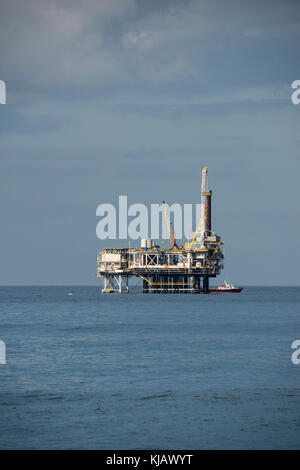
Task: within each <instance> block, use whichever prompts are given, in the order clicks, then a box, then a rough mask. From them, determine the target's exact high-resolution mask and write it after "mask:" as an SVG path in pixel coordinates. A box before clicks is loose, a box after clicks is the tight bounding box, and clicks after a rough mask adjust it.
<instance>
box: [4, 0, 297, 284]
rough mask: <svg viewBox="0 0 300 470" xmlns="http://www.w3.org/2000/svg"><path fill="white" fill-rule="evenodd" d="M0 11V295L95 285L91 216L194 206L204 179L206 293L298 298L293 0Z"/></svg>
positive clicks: (80, 1)
mask: <svg viewBox="0 0 300 470" xmlns="http://www.w3.org/2000/svg"><path fill="white" fill-rule="evenodd" d="M0 8H1V15H0V57H1V60H0V79H1V80H4V81H5V83H6V88H7V97H6V104H5V105H2V104H0V204H1V231H0V254H1V268H0V284H1V285H80V284H82V285H99V286H100V281H99V280H97V279H95V272H96V257H97V253H98V251H99V250H100V249H101V248H103V247H107V246H109V247H112V246H124V241H123V240H116V241H113V240H99V239H98V238H97V237H96V225H97V223H98V221H99V217H96V208H97V206H98V205H99V204H101V203H111V204H115V205H116V206H117V203H118V197H119V195H127V196H128V203H129V204H132V203H136V202H138V203H144V204H146V205H147V206H148V207H150V204H151V203H161V202H162V201H163V200H166V201H167V202H168V203H169V204H172V203H175V202H177V203H181V204H184V203H199V202H200V184H201V168H202V167H204V166H207V167H208V181H209V188H210V189H211V190H212V191H213V200H212V204H213V207H212V225H213V229H214V230H215V231H216V232H217V233H218V234H219V235H221V236H222V238H223V240H224V251H225V260H224V264H225V268H224V271H223V272H222V274H221V277H220V278H218V280H219V281H220V282H221V281H222V280H223V279H227V280H229V281H231V282H233V283H235V284H238V285H299V282H300V269H299V265H300V256H299V246H298V242H297V240H299V235H300V233H299V232H300V222H299V143H300V133H299V124H300V114H299V113H300V104H299V105H295V104H292V102H291V94H292V89H291V84H292V82H293V81H294V80H297V79H298V80H300V61H299V55H300V54H299V53H300V2H299V1H298V0H297V1H296V0H272V1H271V0H260V1H258V0H253V1H251V2H249V1H241V0H239V1H238V0H228V1H226V2H224V1H221V0H219V1H214V0H164V1H161V0H159V1H158V0H151V1H147V0H61V1H58V0H57V1H55V0H27V1H26V2H24V1H22V0H6V1H3V0H0ZM125 245H126V246H127V244H126V241H125ZM136 245H137V243H136Z"/></svg>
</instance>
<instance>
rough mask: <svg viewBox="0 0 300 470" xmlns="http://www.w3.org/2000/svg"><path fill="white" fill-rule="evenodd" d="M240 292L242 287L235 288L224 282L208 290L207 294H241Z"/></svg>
mask: <svg viewBox="0 0 300 470" xmlns="http://www.w3.org/2000/svg"><path fill="white" fill-rule="evenodd" d="M242 290H243V287H235V286H234V285H233V284H229V283H228V282H227V281H224V284H221V285H220V286H218V287H215V288H212V289H209V292H242Z"/></svg>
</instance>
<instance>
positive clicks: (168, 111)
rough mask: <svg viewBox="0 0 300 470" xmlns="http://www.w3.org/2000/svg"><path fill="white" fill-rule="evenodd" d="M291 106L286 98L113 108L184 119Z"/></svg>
mask: <svg viewBox="0 0 300 470" xmlns="http://www.w3.org/2000/svg"><path fill="white" fill-rule="evenodd" d="M287 106H290V103H287V101H286V100H278V99H276V100H260V101H258V100H239V101H234V102H219V103H201V104H198V103H185V104H164V105H161V104H148V105H141V104H122V105H118V106H115V107H114V108H113V109H114V110H115V111H116V112H119V113H121V114H123V115H125V114H138V115H143V116H148V117H159V118H163V119H182V118H185V117H193V116H194V117H197V116H199V117H210V116H215V117H222V116H228V115H231V114H247V115H250V114H255V113H262V112H265V111H266V112H268V111H277V110H281V109H284V108H285V107H287Z"/></svg>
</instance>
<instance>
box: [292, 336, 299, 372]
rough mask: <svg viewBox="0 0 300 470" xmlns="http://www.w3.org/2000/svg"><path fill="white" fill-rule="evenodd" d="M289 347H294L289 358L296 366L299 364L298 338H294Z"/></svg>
mask: <svg viewBox="0 0 300 470" xmlns="http://www.w3.org/2000/svg"><path fill="white" fill-rule="evenodd" d="M291 348H292V349H295V351H294V352H293V354H292V357H291V360H292V363H293V364H294V365H295V366H297V365H298V364H300V339H295V341H293V342H292V344H291Z"/></svg>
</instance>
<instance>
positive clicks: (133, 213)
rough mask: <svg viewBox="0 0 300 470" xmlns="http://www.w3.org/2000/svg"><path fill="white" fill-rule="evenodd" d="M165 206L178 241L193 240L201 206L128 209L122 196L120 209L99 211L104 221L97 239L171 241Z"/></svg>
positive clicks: (105, 207)
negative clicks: (183, 239)
mask: <svg viewBox="0 0 300 470" xmlns="http://www.w3.org/2000/svg"><path fill="white" fill-rule="evenodd" d="M164 206H165V208H166V210H167V213H168V218H169V220H170V224H172V229H173V230H174V233H175V236H176V239H178V240H180V239H182V238H183V237H185V238H186V239H190V238H191V237H192V236H193V233H194V232H195V228H196V224H197V223H198V222H199V220H201V214H202V213H204V212H205V211H203V210H202V205H201V204H179V203H174V204H172V205H171V206H169V205H168V204H165V203H163V204H150V211H149V210H148V207H147V206H146V205H145V204H141V203H134V204H131V205H130V206H129V207H128V201H127V196H119V205H118V208H116V207H115V206H114V205H113V204H109V203H102V204H99V205H98V207H97V209H96V215H97V216H98V217H101V219H100V220H99V222H98V223H97V226H96V235H97V237H98V238H99V239H100V240H105V239H110V240H116V239H117V238H118V239H120V240H126V239H131V240H137V239H139V238H152V239H154V240H155V239H163V240H167V239H169V236H170V232H169V226H168V223H166V222H167V221H166V220H165V214H164Z"/></svg>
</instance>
